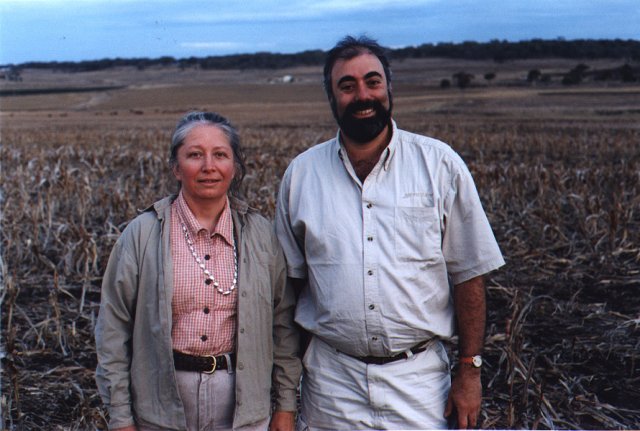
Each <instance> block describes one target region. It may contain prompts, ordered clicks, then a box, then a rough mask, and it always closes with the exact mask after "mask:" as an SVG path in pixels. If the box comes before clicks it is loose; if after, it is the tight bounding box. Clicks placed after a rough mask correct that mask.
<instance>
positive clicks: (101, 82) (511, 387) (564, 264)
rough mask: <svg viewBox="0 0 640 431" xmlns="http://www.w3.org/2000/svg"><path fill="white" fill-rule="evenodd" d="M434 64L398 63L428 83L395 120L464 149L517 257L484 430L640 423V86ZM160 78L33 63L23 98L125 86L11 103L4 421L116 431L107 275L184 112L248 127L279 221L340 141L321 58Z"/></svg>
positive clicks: (498, 304) (502, 312)
mask: <svg viewBox="0 0 640 431" xmlns="http://www.w3.org/2000/svg"><path fill="white" fill-rule="evenodd" d="M423 66H424V68H425V69H424V73H425V74H426V75H428V76H430V78H429V80H420V79H418V76H424V75H420V74H419V71H420V69H419V65H418V64H417V63H407V64H402V65H401V66H400V67H398V68H397V69H396V76H402V75H401V74H402V73H403V71H406V73H407V76H414V77H415V79H413V80H409V79H404V80H398V82H397V84H396V85H395V86H394V94H395V100H394V103H395V117H396V120H397V122H398V125H399V126H400V127H402V128H404V129H407V130H411V131H415V132H418V133H423V134H427V135H430V136H434V137H437V138H439V139H441V140H443V141H445V142H447V143H449V144H450V145H451V146H452V147H453V148H454V149H455V150H456V151H458V152H459V153H460V154H461V156H462V157H463V158H464V159H465V161H466V162H467V163H468V165H469V167H470V169H471V171H472V173H473V175H474V178H475V180H476V184H477V186H478V189H479V191H480V194H481V198H482V200H483V204H484V206H485V209H486V211H487V213H488V216H489V219H490V221H491V223H492V226H493V229H494V232H495V234H496V237H497V239H498V241H499V243H500V245H501V248H502V250H503V253H504V255H505V258H506V260H507V265H506V266H505V267H504V268H502V269H501V270H499V271H497V272H495V273H493V274H491V275H490V277H489V279H488V307H489V316H488V328H487V345H486V352H485V357H486V363H487V366H486V367H485V369H484V371H483V382H484V388H485V389H484V408H483V413H482V427H483V428H489V429H639V428H640V403H639V402H638V400H640V371H639V369H640V295H639V293H638V292H639V290H638V289H639V288H640V100H639V98H638V97H637V93H638V91H640V87H639V86H638V85H637V84H635V85H629V86H619V87H615V88H605V87H599V86H596V85H595V84H593V85H591V86H585V87H584V88H583V87H582V86H581V87H572V88H571V89H570V91H567V90H566V89H565V88H563V87H560V86H558V87H553V88H540V87H535V86H533V87H532V86H522V87H515V86H513V85H512V81H511V80H512V79H514V78H513V77H514V76H520V75H522V74H524V75H525V76H526V68H525V69H522V71H521V72H518V70H516V69H517V68H516V65H514V64H509V65H507V66H508V67H509V72H508V73H509V75H508V76H509V82H505V83H503V84H501V82H500V80H498V79H497V80H496V81H495V82H492V83H491V85H490V86H478V87H476V88H471V89H468V90H465V91H460V90H458V89H448V90H442V89H440V88H438V86H437V82H438V81H439V80H440V79H441V76H440V75H438V73H440V74H443V73H445V71H444V70H445V69H446V73H449V75H450V74H451V72H455V71H457V70H458V67H457V66H459V65H452V64H444V65H443V64H440V63H438V64H436V63H433V62H431V61H429V62H427V63H425V65H423ZM565 66H566V65H565V64H564V63H562V64H561V65H560V66H558V67H565ZM436 67H437V68H436ZM474 67H476V68H477V70H488V69H489V68H490V67H492V68H494V69H495V68H496V65H494V64H485V65H479V64H475V65H474ZM505 67H506V66H505ZM526 67H531V65H530V64H527V65H526ZM549 67H551V66H549ZM441 69H442V70H441ZM140 73H141V72H140ZM145 73H147V75H144V76H141V75H135V76H132V74H134V72H127V71H118V72H117V73H115V72H113V73H111V74H110V72H102V73H101V74H97V73H94V74H86V75H85V74H78V75H75V76H71V77H70V76H66V75H63V76H59V75H56V76H55V81H54V80H53V78H52V77H51V76H47V75H42V76H40V74H43V72H41V71H39V72H38V73H34V74H33V75H29V73H24V74H23V76H24V79H25V82H23V83H20V85H22V86H23V87H21V88H23V89H24V90H26V89H28V88H40V89H42V88H46V87H47V85H48V86H50V87H61V88H69V87H72V86H73V84H74V82H75V81H78V80H80V81H82V80H83V79H84V80H86V82H79V83H78V84H77V85H78V86H82V85H84V86H85V87H92V86H94V87H102V86H113V87H119V86H126V88H115V89H113V90H108V91H101V92H99V94H98V93H95V94H94V93H91V92H82V93H72V94H70V93H65V94H64V95H63V94H44V93H46V91H45V92H41V94H29V95H23V96H14V97H12V96H3V97H1V98H0V106H1V108H2V112H1V116H0V125H1V127H2V129H1V140H2V145H1V150H0V151H1V161H2V166H1V176H2V189H1V190H0V191H1V195H0V204H1V209H2V214H1V216H2V244H1V246H2V267H1V269H2V273H1V276H2V292H1V295H2V316H1V317H2V322H1V324H2V355H3V358H2V398H1V403H2V404H1V406H2V421H3V428H5V429H9V430H14V429H15V430H22V429H25V430H31V429H57V430H85V429H95V428H98V429H104V427H105V425H104V419H105V412H104V410H103V409H102V407H101V404H100V400H99V397H98V395H97V393H96V389H95V385H94V382H93V371H94V369H95V365H96V358H95V349H94V346H93V335H92V333H93V329H94V323H95V319H96V314H97V312H98V304H99V300H100V282H101V274H102V271H103V270H104V267H105V265H106V260H107V258H108V255H109V252H110V250H111V247H112V245H113V243H114V241H115V240H116V238H117V237H118V235H119V234H120V232H121V231H122V229H123V228H124V227H125V226H126V223H127V221H128V220H130V219H131V218H132V217H134V216H135V215H136V213H137V211H138V210H140V209H141V208H143V207H145V206H146V205H148V204H150V203H152V202H153V201H155V200H156V199H157V198H159V197H162V196H164V195H166V194H167V193H169V192H170V191H172V190H173V189H174V187H175V184H174V181H173V180H172V179H171V177H170V175H169V171H168V169H167V166H166V156H167V148H168V142H169V136H170V133H171V130H172V127H173V126H174V124H175V122H176V121H177V119H178V118H179V117H180V116H181V115H182V114H183V113H184V112H186V111H187V110H189V109H193V108H198V109H209V110H217V111H219V112H221V113H222V114H224V115H226V116H228V117H229V118H230V119H231V120H232V121H233V122H234V123H236V125H237V126H238V127H239V129H240V132H241V136H242V139H243V143H244V147H245V150H246V153H247V158H248V172H249V175H248V176H247V179H246V182H245V186H246V195H247V197H248V200H249V201H250V202H251V204H252V205H253V206H255V207H257V208H259V209H260V210H261V211H262V212H263V213H264V214H265V215H267V216H269V217H271V216H273V212H274V206H275V197H276V192H277V188H278V184H279V181H280V177H281V175H282V173H283V171H284V169H285V168H286V166H287V164H288V162H289V161H290V160H291V158H293V157H294V156H295V155H297V154H298V153H299V152H301V151H303V150H304V149H306V148H308V147H309V146H311V145H313V144H315V143H318V142H322V141H323V140H325V139H327V138H329V137H331V136H333V135H334V133H335V125H334V123H333V120H332V118H331V115H330V112H329V109H328V106H327V104H326V102H325V99H324V96H323V94H322V90H321V87H320V72H319V69H318V70H316V69H313V68H308V69H304V70H302V71H301V72H300V76H302V78H301V79H300V81H296V82H294V83H293V84H291V85H284V84H274V85H272V84H267V82H268V81H269V80H271V79H273V78H274V75H273V74H274V73H275V72H261V71H249V72H244V75H242V74H241V73H236V74H233V73H231V72H228V71H227V72H224V73H222V72H220V73H219V74H216V72H210V73H209V74H207V75H199V76H196V75H198V74H196V72H188V73H190V74H191V75H189V77H188V79H187V78H184V77H183V75H180V76H178V75H177V74H176V73H175V72H166V73H164V74H163V73H162V71H160V70H154V71H149V72H145ZM279 73H282V74H289V73H291V74H294V76H295V74H296V71H295V70H294V71H285V72H279ZM500 73H501V72H500V71H499V70H498V77H500ZM505 74H506V72H505ZM174 75H175V76H174ZM239 75H242V76H241V77H239ZM30 76H31V78H32V81H30V80H29V79H30ZM442 76H445V75H442ZM241 78H243V79H244V80H243V79H241ZM65 79H66V80H68V82H65V81H64V80H65ZM61 80H62V81H61ZM225 80H228V83H227V84H224V83H225V82H227V81H225ZM31 82H33V84H31ZM53 82H55V85H54V84H53ZM142 83H144V84H145V85H142ZM80 84H82V85H80ZM156 84H157V85H156ZM507 84H508V85H507ZM29 86H31V87H29ZM0 90H3V91H6V90H12V88H8V85H5V84H3V85H2V86H0ZM451 348H452V350H454V347H453V346H452V347H451Z"/></svg>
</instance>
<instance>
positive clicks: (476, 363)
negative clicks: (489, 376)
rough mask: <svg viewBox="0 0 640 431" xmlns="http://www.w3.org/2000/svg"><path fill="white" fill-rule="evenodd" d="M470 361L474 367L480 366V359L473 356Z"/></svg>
mask: <svg viewBox="0 0 640 431" xmlns="http://www.w3.org/2000/svg"><path fill="white" fill-rule="evenodd" d="M472 360H473V366H474V367H476V368H480V367H481V366H482V358H481V357H480V356H474V357H473V359H472Z"/></svg>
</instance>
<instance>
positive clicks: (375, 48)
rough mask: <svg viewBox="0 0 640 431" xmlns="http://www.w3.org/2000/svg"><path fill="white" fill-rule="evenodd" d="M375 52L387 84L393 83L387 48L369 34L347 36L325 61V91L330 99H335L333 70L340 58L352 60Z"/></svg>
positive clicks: (328, 54)
mask: <svg viewBox="0 0 640 431" xmlns="http://www.w3.org/2000/svg"><path fill="white" fill-rule="evenodd" d="M367 53H370V54H373V55H375V56H376V57H378V60H380V63H382V68H383V69H384V75H385V78H386V79H387V85H389V84H391V69H390V68H389V59H388V58H387V50H386V49H385V48H383V47H382V46H380V44H378V42H377V41H375V40H374V39H371V38H369V37H367V36H360V37H357V38H356V37H353V36H345V37H344V38H343V39H341V40H340V41H339V42H338V43H337V44H336V46H334V47H333V48H331V50H330V51H329V52H328V53H327V58H326V60H325V62H324V91H325V92H326V93H327V96H328V97H329V100H333V90H332V89H331V71H332V70H333V66H334V65H335V64H336V61H338V60H351V59H352V58H354V57H357V56H359V55H362V54H367Z"/></svg>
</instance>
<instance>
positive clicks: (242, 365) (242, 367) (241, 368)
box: [238, 362, 244, 370]
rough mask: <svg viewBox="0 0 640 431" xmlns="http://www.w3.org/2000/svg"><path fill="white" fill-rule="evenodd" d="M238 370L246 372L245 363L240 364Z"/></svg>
mask: <svg viewBox="0 0 640 431" xmlns="http://www.w3.org/2000/svg"><path fill="white" fill-rule="evenodd" d="M238 369H239V370H244V363H242V362H238Z"/></svg>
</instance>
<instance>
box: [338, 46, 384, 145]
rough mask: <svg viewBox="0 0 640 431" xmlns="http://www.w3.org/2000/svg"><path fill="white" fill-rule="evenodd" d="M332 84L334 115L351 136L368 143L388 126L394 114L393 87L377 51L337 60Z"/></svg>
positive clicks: (353, 138)
mask: <svg viewBox="0 0 640 431" xmlns="http://www.w3.org/2000/svg"><path fill="white" fill-rule="evenodd" d="M331 88H332V90H333V99H332V100H331V109H332V111H333V115H334V117H335V118H336V121H337V122H338V125H339V126H340V130H341V131H342V133H343V134H345V135H346V136H347V137H348V138H350V139H352V140H353V141H355V142H358V143H363V144H364V143H367V142H370V141H371V140H373V139H374V138H375V137H376V136H378V135H379V134H380V133H382V131H383V130H385V128H386V127H387V125H388V124H389V120H390V118H391V108H392V99H391V88H390V87H389V86H388V84H387V80H386V77H385V74H384V69H383V67H382V63H380V60H378V58H377V57H376V56H375V55H373V54H368V53H364V54H361V55H359V56H357V57H354V58H352V59H349V60H338V61H336V63H335V64H334V66H333V69H332V70H331Z"/></svg>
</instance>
